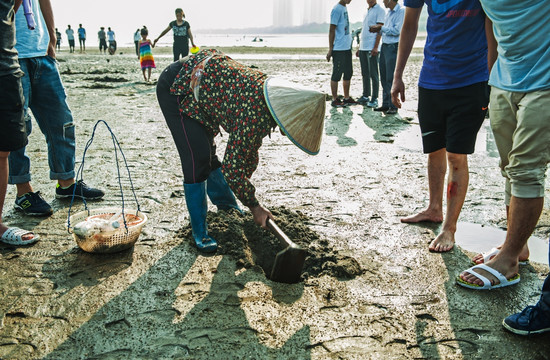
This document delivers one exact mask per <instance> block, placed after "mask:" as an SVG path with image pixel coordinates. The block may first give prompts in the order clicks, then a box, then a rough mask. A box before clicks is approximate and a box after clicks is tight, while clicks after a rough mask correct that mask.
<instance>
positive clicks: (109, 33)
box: [107, 27, 116, 55]
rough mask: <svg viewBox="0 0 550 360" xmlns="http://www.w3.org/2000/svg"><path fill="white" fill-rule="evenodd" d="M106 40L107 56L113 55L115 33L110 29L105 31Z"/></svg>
mask: <svg viewBox="0 0 550 360" xmlns="http://www.w3.org/2000/svg"><path fill="white" fill-rule="evenodd" d="M107 40H108V41H109V54H111V55H113V54H114V53H115V52H116V39H115V32H114V31H113V30H111V28H110V27H109V28H108V31H107Z"/></svg>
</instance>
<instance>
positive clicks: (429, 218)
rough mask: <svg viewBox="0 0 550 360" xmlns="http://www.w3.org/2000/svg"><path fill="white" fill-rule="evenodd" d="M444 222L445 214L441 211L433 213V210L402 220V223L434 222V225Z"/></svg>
mask: <svg viewBox="0 0 550 360" xmlns="http://www.w3.org/2000/svg"><path fill="white" fill-rule="evenodd" d="M442 221H443V214H442V213H441V211H431V210H425V211H422V212H419V213H418V214H416V215H411V216H407V217H406V218H402V219H401V222H402V223H410V224H414V223H419V222H434V223H440V222H442Z"/></svg>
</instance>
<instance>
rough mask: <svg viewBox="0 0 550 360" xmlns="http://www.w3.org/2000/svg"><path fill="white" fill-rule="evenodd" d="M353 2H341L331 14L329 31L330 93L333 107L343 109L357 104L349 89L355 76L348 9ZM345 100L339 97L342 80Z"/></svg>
mask: <svg viewBox="0 0 550 360" xmlns="http://www.w3.org/2000/svg"><path fill="white" fill-rule="evenodd" d="M349 3H351V0H340V1H339V2H338V3H337V4H336V5H335V6H334V7H333V8H332V11H331V13H330V28H329V31H328V53H327V61H330V59H331V58H332V75H331V77H330V92H331V94H332V102H331V105H332V106H333V107H343V106H346V105H354V104H357V102H356V101H355V100H354V99H353V98H352V97H350V95H349V88H350V84H351V82H350V81H351V77H352V76H353V63H352V55H351V44H352V42H353V38H352V36H351V31H350V28H349V16H348V8H347V7H346V5H348V4H349ZM342 76H343V78H344V80H343V81H342V86H343V90H344V100H343V101H342V100H340V98H339V97H338V82H340V80H341V79H342Z"/></svg>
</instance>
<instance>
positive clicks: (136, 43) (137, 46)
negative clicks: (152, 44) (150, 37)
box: [134, 41, 139, 59]
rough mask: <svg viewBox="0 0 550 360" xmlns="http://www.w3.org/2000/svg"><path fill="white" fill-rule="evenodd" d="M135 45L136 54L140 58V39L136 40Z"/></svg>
mask: <svg viewBox="0 0 550 360" xmlns="http://www.w3.org/2000/svg"><path fill="white" fill-rule="evenodd" d="M134 45H135V46H136V55H137V57H138V59H139V41H134Z"/></svg>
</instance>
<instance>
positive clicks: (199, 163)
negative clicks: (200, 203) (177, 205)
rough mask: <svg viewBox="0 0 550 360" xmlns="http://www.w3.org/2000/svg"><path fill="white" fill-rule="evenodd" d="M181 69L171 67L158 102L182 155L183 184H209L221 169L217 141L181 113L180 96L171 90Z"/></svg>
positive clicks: (161, 83) (164, 74)
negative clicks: (214, 174)
mask: <svg viewBox="0 0 550 360" xmlns="http://www.w3.org/2000/svg"><path fill="white" fill-rule="evenodd" d="M180 69H181V64H180V63H179V62H174V63H172V64H171V65H170V66H168V67H167V68H166V69H165V70H164V71H163V72H162V74H161V75H160V77H159V80H158V83H157V99H158V102H159V105H160V109H161V110H162V114H163V115H164V119H165V120H166V124H167V125H168V128H169V129H170V132H171V133H172V137H173V138H174V142H175V143H176V148H177V149H178V153H179V155H180V161H181V167H182V169H183V182H184V183H185V184H195V183H200V182H203V181H205V180H206V179H207V178H208V176H209V175H210V172H211V171H212V170H215V169H217V168H219V167H221V162H220V161H219V159H218V157H217V156H216V144H215V143H214V137H213V136H212V135H211V134H210V132H209V131H208V130H207V129H206V128H205V127H204V125H202V124H201V123H199V122H198V121H196V120H194V119H192V118H191V117H189V116H187V115H185V114H183V113H181V112H180V111H179V102H180V99H179V96H175V95H171V94H170V87H171V86H172V83H173V82H174V78H175V77H176V75H177V74H178V72H179V70H180Z"/></svg>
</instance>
